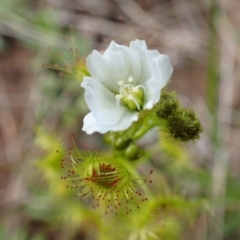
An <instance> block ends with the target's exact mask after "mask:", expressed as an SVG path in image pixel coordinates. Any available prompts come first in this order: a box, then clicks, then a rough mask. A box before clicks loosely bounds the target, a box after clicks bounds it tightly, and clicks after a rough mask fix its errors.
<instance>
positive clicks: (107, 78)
mask: <svg viewBox="0 0 240 240" xmlns="http://www.w3.org/2000/svg"><path fill="white" fill-rule="evenodd" d="M86 61H87V68H88V71H89V73H90V75H91V77H84V80H83V82H82V84H81V86H82V87H83V88H85V95H84V96H85V100H86V102H87V105H88V107H89V108H90V110H91V112H90V113H88V114H87V115H86V116H85V118H84V125H83V130H84V131H86V132H87V133H88V134H91V133H93V132H100V133H106V132H108V131H122V130H125V129H127V128H128V127H129V126H130V125H131V124H132V122H134V121H137V120H138V113H139V111H141V110H142V109H151V108H152V107H153V106H154V104H155V103H157V102H158V101H159V99H160V94H161V89H162V88H164V86H165V85H166V83H167V82H168V80H169V79H170V77H171V75H172V71H173V67H172V65H171V62H170V60H169V58H168V56H166V55H164V54H160V53H159V52H158V51H157V50H148V49H147V46H146V43H145V41H140V40H135V41H132V42H131V43H130V47H126V46H123V45H118V44H117V43H115V42H114V41H112V42H111V44H110V45H109V47H108V48H107V49H106V51H105V52H104V53H103V54H101V53H99V52H98V51H96V50H93V52H92V54H90V55H89V56H88V57H87V60H86Z"/></svg>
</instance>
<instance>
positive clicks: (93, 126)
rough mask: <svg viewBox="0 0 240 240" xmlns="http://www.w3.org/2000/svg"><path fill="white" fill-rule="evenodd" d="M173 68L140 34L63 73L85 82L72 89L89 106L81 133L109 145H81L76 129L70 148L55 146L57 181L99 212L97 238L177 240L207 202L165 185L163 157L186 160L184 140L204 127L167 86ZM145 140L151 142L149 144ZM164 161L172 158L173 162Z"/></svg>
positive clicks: (191, 138) (87, 208)
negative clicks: (95, 137)
mask: <svg viewBox="0 0 240 240" xmlns="http://www.w3.org/2000/svg"><path fill="white" fill-rule="evenodd" d="M71 50H72V51H73V52H74V54H73V55H74V57H75V58H76V56H75V55H76V54H77V53H76V51H75V49H71ZM78 58H80V57H77V59H78ZM78 63H79V64H78ZM50 68H54V69H57V70H59V71H63V70H64V68H61V67H59V66H58V65H50ZM173 71H174V69H173V66H172V64H171V60H170V59H169V57H168V56H167V55H165V54H161V53H159V51H158V50H156V49H154V50H151V49H149V48H148V47H147V43H146V41H144V40H138V39H136V40H133V41H131V42H130V44H129V46H125V45H120V44H118V43H116V42H115V41H111V42H110V43H109V46H108V47H106V49H104V50H102V51H101V52H100V51H98V50H93V51H92V53H91V54H89V55H88V56H87V57H86V59H85V60H84V59H83V58H82V59H81V61H75V64H74V65H72V66H68V67H67V70H65V73H67V75H68V76H71V77H72V78H73V79H74V78H75V79H76V80H78V82H80V83H79V84H78V86H75V90H76V91H79V93H78V94H83V97H84V101H85V102H86V105H87V107H88V109H89V112H88V113H87V114H86V116H85V117H84V118H83V127H82V131H83V133H81V134H87V135H90V136H89V138H90V139H91V137H93V136H92V135H94V133H98V134H100V135H99V137H100V138H101V139H102V141H103V142H104V143H105V146H102V147H101V148H100V149H91V148H89V147H88V146H85V147H82V148H81V147H79V146H78V143H77V141H76V140H75V139H77V138H78V137H77V133H74V134H72V135H71V142H72V143H71V145H72V146H70V147H69V148H67V147H65V148H66V150H64V149H65V148H64V147H62V148H61V149H57V150H56V153H55V154H56V157H55V158H56V159H58V161H59V168H58V170H55V171H59V173H60V175H61V178H60V179H61V180H60V181H59V183H58V185H59V186H61V188H65V189H67V191H68V192H69V194H70V195H71V196H72V198H74V199H75V200H74V201H76V203H75V204H76V206H77V205H79V206H77V208H79V209H81V210H80V211H83V213H82V214H86V211H90V212H89V213H88V214H93V212H94V215H96V216H98V217H99V220H98V221H100V222H101V224H100V223H98V224H100V226H98V228H97V229H96V232H92V233H91V234H90V233H88V234H90V235H91V236H92V237H93V236H95V238H96V239H114V238H115V239H133V240H134V239H141V240H147V239H178V237H179V236H180V233H181V232H184V231H186V226H190V224H191V221H193V219H194V218H195V216H196V215H197V214H199V213H200V212H201V211H203V209H204V203H203V202H204V201H203V200H200V199H189V198H188V197H187V196H181V195H178V194H179V192H178V190H177V189H176V186H173V185H172V186H171V184H169V186H168V187H167V185H166V184H167V183H166V182H165V181H167V179H164V178H165V177H164V176H163V175H164V174H165V173H164V171H162V169H161V167H160V165H161V164H163V162H164V161H166V160H164V161H162V158H165V159H166V157H167V158H168V156H171V155H172V154H173V155H174V154H175V155H176V156H175V157H174V158H178V157H179V155H180V158H181V155H184V150H182V148H183V149H184V145H185V144H186V142H189V141H193V142H195V141H197V140H198V139H199V138H200V134H201V132H202V126H201V123H200V121H199V119H198V117H197V116H196V114H195V112H194V110H193V109H192V108H185V107H184V106H182V105H181V103H180V102H179V100H178V98H177V94H176V93H175V92H169V91H168V90H167V85H168V83H169V82H170V80H172V81H174V79H171V77H172V73H173ZM79 76H80V77H79ZM81 88H82V91H80V90H81ZM86 111H87V110H86ZM148 138H152V139H154V140H153V141H150V144H147V143H146V141H148V140H147V139H148ZM81 145H84V144H81ZM175 151H177V153H174V152H175ZM161 152H162V153H161ZM163 153H164V154H166V156H165V157H164V154H163ZM160 156H161V157H160ZM174 160H175V159H174ZM164 164H166V165H168V164H169V165H172V164H173V163H172V162H171V160H170V159H169V163H167V162H166V163H164ZM189 167H190V166H189ZM184 168H188V167H186V166H184ZM180 169H181V167H179V166H178V167H177V168H176V173H177V171H179V170H180ZM185 170H186V169H185ZM189 170H190V169H189ZM180 171H181V170H180ZM176 173H174V171H173V172H172V173H170V174H173V176H170V178H174V176H175V175H176ZM177 174H179V173H177ZM57 175H59V174H57ZM171 188H172V189H171ZM66 201H67V200H66ZM63 207H64V206H63ZM95 224H96V223H95ZM98 224H97V225H98ZM179 239H180V238H179Z"/></svg>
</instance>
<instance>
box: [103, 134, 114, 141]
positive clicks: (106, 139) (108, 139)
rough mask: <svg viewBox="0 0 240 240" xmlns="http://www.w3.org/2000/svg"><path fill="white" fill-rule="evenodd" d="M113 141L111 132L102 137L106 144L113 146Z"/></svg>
mask: <svg viewBox="0 0 240 240" xmlns="http://www.w3.org/2000/svg"><path fill="white" fill-rule="evenodd" d="M114 139H115V134H114V133H112V132H108V133H106V134H105V135H104V141H105V142H106V143H107V144H113V142H114Z"/></svg>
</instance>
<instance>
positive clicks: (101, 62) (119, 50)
mask: <svg viewBox="0 0 240 240" xmlns="http://www.w3.org/2000/svg"><path fill="white" fill-rule="evenodd" d="M86 61H87V68H88V70H89V72H90V74H91V76H92V77H93V78H95V79H98V80H99V81H100V82H102V83H103V85H104V86H106V87H107V88H108V89H110V90H111V91H113V92H118V87H119V86H118V85H117V82H118V81H121V80H123V81H126V80H127V79H128V77H129V76H130V75H132V76H133V78H135V79H138V78H139V75H140V74H141V64H140V60H139V58H138V54H137V53H136V52H135V51H133V50H132V49H130V48H127V47H125V46H121V45H118V44H116V43H115V42H111V44H110V46H109V47H108V49H107V50H106V51H105V52H104V54H103V55H102V54H100V53H99V52H98V51H96V50H94V51H93V52H92V54H91V55H89V56H88V57H87V60H86Z"/></svg>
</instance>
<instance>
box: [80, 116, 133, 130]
mask: <svg viewBox="0 0 240 240" xmlns="http://www.w3.org/2000/svg"><path fill="white" fill-rule="evenodd" d="M137 120H138V116H137V113H136V112H129V111H125V113H124V115H123V116H122V118H121V119H120V120H119V122H118V123H117V124H115V125H113V126H103V125H101V124H99V123H98V122H97V121H96V119H95V118H94V116H93V113H92V112H90V113H88V114H87V115H86V116H85V117H84V119H83V128H82V130H83V131H85V132H86V133H87V134H92V133H94V132H99V133H106V132H108V131H123V130H125V129H127V128H128V127H130V125H131V124H132V123H133V122H134V121H137Z"/></svg>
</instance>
